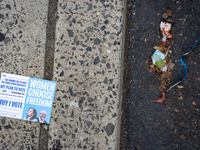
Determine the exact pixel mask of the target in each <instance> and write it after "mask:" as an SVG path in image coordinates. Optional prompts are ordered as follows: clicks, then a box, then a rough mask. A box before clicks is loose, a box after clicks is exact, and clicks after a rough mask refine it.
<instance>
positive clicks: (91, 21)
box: [0, 0, 126, 150]
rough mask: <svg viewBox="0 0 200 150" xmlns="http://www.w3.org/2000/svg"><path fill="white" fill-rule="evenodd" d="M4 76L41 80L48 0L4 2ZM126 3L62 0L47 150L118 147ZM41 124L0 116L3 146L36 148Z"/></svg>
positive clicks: (1, 15) (1, 60) (0, 16)
mask: <svg viewBox="0 0 200 150" xmlns="http://www.w3.org/2000/svg"><path fill="white" fill-rule="evenodd" d="M0 5H1V6H0V7H1V9H0V21H1V22H0V26H1V29H0V32H1V33H3V34H4V35H5V39H4V40H3V41H2V42H0V45H1V58H0V65H1V72H8V73H13V74H19V75H25V76H32V77H37V78H44V59H45V42H46V24H47V14H48V12H47V10H48V1H41V0H40V1H28V0H27V1H23V2H22V1H20V0H13V1H11V0H7V1H6V0H1V3H0ZM125 6H126V0H93V1H92V0H81V1H74V0H68V1H64V0H59V1H58V9H57V11H58V12H57V19H58V20H57V23H56V35H55V37H56V41H55V52H54V71H53V80H54V81H57V90H56V95H55V100H54V104H53V110H52V118H51V123H50V125H49V141H48V149H51V150H53V149H69V150H71V149H95V150H96V149H113V150H115V149H119V140H120V138H119V135H120V134H119V132H120V116H121V113H120V110H121V84H122V83H121V82H122V78H121V76H122V73H121V72H122V66H123V65H122V64H123V47H124V43H123V39H124V38H123V37H124V34H123V33H124V26H123V25H124V18H125ZM39 129H40V124H39V123H30V122H26V121H21V120H14V119H9V118H3V117H1V122H0V140H1V148H2V149H16V148H17V149H37V148H38V142H39V141H38V139H39Z"/></svg>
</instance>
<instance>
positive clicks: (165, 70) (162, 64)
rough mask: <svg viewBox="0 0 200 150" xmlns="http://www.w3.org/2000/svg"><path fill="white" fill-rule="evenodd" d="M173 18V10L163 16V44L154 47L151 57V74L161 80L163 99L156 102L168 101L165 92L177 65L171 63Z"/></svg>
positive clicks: (161, 25) (161, 26)
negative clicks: (153, 73)
mask: <svg viewBox="0 0 200 150" xmlns="http://www.w3.org/2000/svg"><path fill="white" fill-rule="evenodd" d="M173 24H174V22H173V18H172V12H171V10H167V12H166V13H164V14H163V19H162V20H161V22H160V33H161V37H162V38H161V44H160V45H159V46H154V47H153V49H154V52H153V54H152V55H151V56H150V63H149V67H150V72H156V73H157V75H158V77H157V78H158V79H160V80H161V85H160V87H159V90H160V91H161V92H162V97H161V98H159V99H157V100H156V101H155V102H158V103H163V102H165V101H166V94H165V93H164V92H163V91H164V90H165V89H166V86H170V79H169V77H170V76H171V74H172V73H171V70H173V68H174V66H175V64H174V63H173V62H172V61H171V59H170V55H172V50H171V49H170V48H171V45H172V42H173V36H172V34H171V30H172V26H173Z"/></svg>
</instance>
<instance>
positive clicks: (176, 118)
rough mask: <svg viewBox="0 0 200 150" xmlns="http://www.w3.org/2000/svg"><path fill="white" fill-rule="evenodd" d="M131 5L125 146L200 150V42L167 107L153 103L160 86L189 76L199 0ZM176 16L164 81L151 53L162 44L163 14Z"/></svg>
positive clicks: (134, 1) (198, 30)
mask: <svg viewBox="0 0 200 150" xmlns="http://www.w3.org/2000/svg"><path fill="white" fill-rule="evenodd" d="M127 7H128V9H127V24H126V48H125V66H124V87H123V109H122V128H121V149H122V150H126V149H131V150H155V149H156V150H157V149H158V150H170V149H184V150H186V149H190V150H197V149H200V108H199V107H200V100H199V99H200V80H199V77H200V59H199V58H200V43H199V44H198V45H197V46H196V47H195V49H194V51H193V52H192V53H190V54H189V55H188V56H185V57H184V61H185V63H186V65H187V68H188V74H187V77H186V80H185V81H184V82H183V83H181V84H180V86H179V87H175V88H173V89H171V90H170V91H169V92H168V93H167V100H166V105H165V104H164V103H161V104H160V103H156V102H152V101H153V100H156V99H157V98H159V97H160V95H161V92H160V90H159V87H160V86H161V85H162V84H163V82H164V83H166V85H165V88H166V89H168V88H169V87H170V86H171V85H173V84H174V83H176V82H178V81H180V80H181V79H182V78H183V77H184V68H183V66H182V64H181V62H180V57H181V55H182V54H183V53H185V52H188V51H189V50H190V49H192V47H193V45H194V44H195V42H196V41H197V40H198V39H199V38H200V1H199V0H180V1H177V0H163V1H160V0H154V1H153V0H140V1H139V0H130V1H129V2H128V6H127ZM167 9H171V11H172V16H173V18H174V22H175V23H174V27H173V29H172V35H173V37H174V41H173V43H172V45H171V48H170V50H171V51H172V52H171V53H170V59H171V61H172V62H173V63H174V64H175V66H174V68H173V70H172V71H171V73H172V74H171V76H170V77H169V78H167V79H164V80H161V78H160V76H159V74H158V73H156V72H150V67H149V64H148V62H149V56H150V55H151V54H152V53H153V52H154V49H153V47H154V46H158V45H160V41H161V36H160V31H159V25H160V21H161V19H162V15H163V13H165V12H166V11H167Z"/></svg>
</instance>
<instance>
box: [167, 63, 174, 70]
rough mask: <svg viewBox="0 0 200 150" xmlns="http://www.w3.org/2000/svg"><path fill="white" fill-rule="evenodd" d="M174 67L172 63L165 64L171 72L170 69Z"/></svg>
mask: <svg viewBox="0 0 200 150" xmlns="http://www.w3.org/2000/svg"><path fill="white" fill-rule="evenodd" d="M174 66H175V64H174V63H172V62H169V63H168V64H167V69H169V70H172V69H173V68H174Z"/></svg>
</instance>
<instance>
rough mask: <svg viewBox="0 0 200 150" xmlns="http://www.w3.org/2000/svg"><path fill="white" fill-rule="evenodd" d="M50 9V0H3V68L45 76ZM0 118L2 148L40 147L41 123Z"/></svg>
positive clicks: (0, 68)
mask: <svg viewBox="0 0 200 150" xmlns="http://www.w3.org/2000/svg"><path fill="white" fill-rule="evenodd" d="M47 10H48V0H46V1H42V0H38V1H35V0H1V1H0V33H1V37H2V39H1V38H0V39H1V42H0V51H1V53H0V72H7V73H12V74H18V75H25V76H31V77H37V78H43V76H44V57H45V42H46V24H47ZM3 35H4V36H3ZM0 120H1V121H0V139H1V148H0V149H9V150H12V149H29V148H30V149H37V145H38V136H39V129H40V128H39V127H40V124H39V123H34V122H33V123H29V122H26V121H22V120H17V119H10V118H4V117H0ZM28 147H29V148H28Z"/></svg>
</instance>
